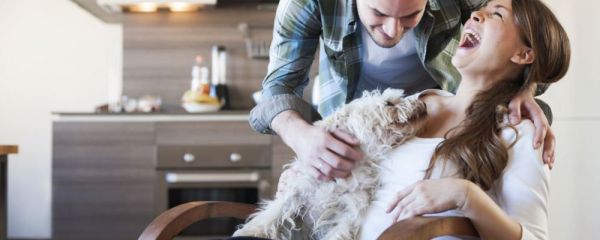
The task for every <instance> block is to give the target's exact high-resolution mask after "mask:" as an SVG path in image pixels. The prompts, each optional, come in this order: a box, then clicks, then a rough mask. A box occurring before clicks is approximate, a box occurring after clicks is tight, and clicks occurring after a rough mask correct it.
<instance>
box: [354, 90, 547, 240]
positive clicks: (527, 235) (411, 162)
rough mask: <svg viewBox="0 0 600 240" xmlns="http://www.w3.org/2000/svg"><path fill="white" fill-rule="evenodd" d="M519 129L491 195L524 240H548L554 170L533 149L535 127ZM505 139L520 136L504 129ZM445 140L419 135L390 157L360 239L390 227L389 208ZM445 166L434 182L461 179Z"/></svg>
mask: <svg viewBox="0 0 600 240" xmlns="http://www.w3.org/2000/svg"><path fill="white" fill-rule="evenodd" d="M423 93H427V94H431V93H433V94H439V95H446V96H448V95H452V94H451V93H449V92H446V91H441V90H426V91H424V92H423ZM423 93H421V94H423ZM416 96H417V95H413V96H412V97H416ZM515 128H516V129H517V130H518V132H519V134H518V139H517V141H516V142H515V145H514V146H513V147H512V148H510V149H509V159H508V164H507V166H506V168H505V169H504V171H503V173H502V175H501V177H500V178H499V179H498V180H497V181H496V183H495V184H494V186H493V187H492V188H491V189H490V190H489V191H487V194H488V195H489V196H490V197H491V198H492V199H493V200H494V201H495V202H496V203H497V204H498V206H500V207H501V208H502V209H503V210H504V211H505V212H506V213H507V214H508V215H509V216H510V217H511V218H513V219H514V220H516V221H518V222H519V223H520V224H521V226H522V227H523V236H522V239H548V196H549V184H550V170H549V169H548V166H547V165H545V164H544V163H543V161H542V152H541V149H542V148H539V149H538V150H535V149H533V147H532V143H533V138H534V135H535V127H534V125H533V123H532V122H531V121H529V120H523V121H522V122H521V123H520V124H519V125H517V126H516V127H515ZM502 138H503V139H504V140H505V141H506V142H507V143H512V142H513V141H514V139H516V138H517V135H516V134H515V132H514V131H513V130H512V129H511V128H506V129H504V130H503V131H502ZM442 140H443V139H442V138H419V137H415V138H412V139H411V140H409V141H407V142H406V143H404V144H402V145H400V146H398V147H397V148H396V149H394V150H392V151H391V152H390V153H389V158H388V159H387V160H385V161H384V162H382V166H383V168H384V170H383V171H382V173H381V182H382V188H380V189H379V190H377V192H376V193H375V200H374V202H373V203H372V204H371V206H370V208H369V210H368V212H367V215H366V218H365V221H364V222H363V225H362V228H361V238H360V239H363V240H367V239H376V238H377V237H378V236H379V235H381V233H383V231H384V230H385V229H387V228H388V227H389V226H391V224H392V223H393V219H392V218H391V217H392V216H391V215H390V214H387V213H385V209H386V207H387V206H388V204H389V203H390V201H391V200H392V198H393V197H394V196H395V194H396V193H398V192H399V191H401V190H402V189H404V188H405V187H407V186H409V185H411V184H413V183H415V182H417V181H419V180H421V179H423V177H424V175H425V169H427V166H428V165H429V161H430V159H431V156H432V154H433V152H434V150H435V147H436V146H437V145H438V144H439V143H440V142H441V141H442ZM441 162H442V161H437V162H436V166H435V167H434V170H433V173H432V179H435V178H442V177H458V176H460V174H459V173H458V171H457V167H456V165H455V164H453V163H451V162H450V161H448V162H447V163H446V166H443V164H442V163H441ZM434 215H439V216H462V213H461V212H459V211H457V210H452V211H446V212H442V213H438V214H434ZM437 239H462V238H455V237H443V238H437Z"/></svg>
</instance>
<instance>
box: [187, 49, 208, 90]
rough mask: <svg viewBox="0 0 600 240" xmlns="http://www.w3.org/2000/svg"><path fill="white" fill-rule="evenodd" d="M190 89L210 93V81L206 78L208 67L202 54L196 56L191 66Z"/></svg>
mask: <svg viewBox="0 0 600 240" xmlns="http://www.w3.org/2000/svg"><path fill="white" fill-rule="evenodd" d="M190 90H192V91H198V92H199V93H200V94H206V95H208V94H210V81H209V80H208V67H207V66H206V65H205V64H204V59H203V58H202V56H196V64H194V66H193V67H192V86H191V89H190Z"/></svg>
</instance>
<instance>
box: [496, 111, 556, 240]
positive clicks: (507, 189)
mask: <svg viewBox="0 0 600 240" xmlns="http://www.w3.org/2000/svg"><path fill="white" fill-rule="evenodd" d="M515 128H516V129H517V130H518V134H515V132H514V130H512V129H511V128H506V129H504V130H503V137H504V139H505V140H507V142H508V144H510V143H512V142H513V141H514V140H515V139H516V141H515V143H514V146H513V147H512V148H511V149H509V161H508V164H507V166H506V168H505V170H504V172H503V174H502V177H501V181H498V182H497V184H498V186H497V188H496V190H497V192H496V194H497V201H498V205H499V206H500V207H501V208H502V209H504V211H505V212H506V213H507V214H508V215H509V216H510V217H511V218H513V219H514V220H516V221H518V222H519V223H520V224H521V227H522V237H521V239H525V240H530V239H547V238H548V197H549V193H550V170H549V168H548V166H547V165H545V164H544V162H543V161H542V149H543V148H542V147H540V148H538V149H537V150H536V149H533V146H532V145H533V144H532V143H533V137H534V135H535V127H534V125H533V123H532V122H531V121H529V120H523V121H522V122H521V124H519V125H517V126H516V127H515Z"/></svg>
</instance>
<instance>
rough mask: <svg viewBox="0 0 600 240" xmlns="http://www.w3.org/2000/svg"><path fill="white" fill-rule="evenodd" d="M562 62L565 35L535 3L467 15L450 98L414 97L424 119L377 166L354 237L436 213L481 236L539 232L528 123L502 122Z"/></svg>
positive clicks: (543, 216) (540, 204) (539, 198)
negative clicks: (371, 195) (369, 202)
mask: <svg viewBox="0 0 600 240" xmlns="http://www.w3.org/2000/svg"><path fill="white" fill-rule="evenodd" d="M569 60H570V47H569V40H568V38H567V36H566V33H565V31H564V29H563V28H562V26H561V25H560V23H559V22H558V21H557V19H556V17H555V16H554V15H553V14H552V12H551V11H550V10H549V9H548V8H547V7H546V6H545V5H544V4H543V3H542V2H541V1H539V0H513V1H510V0H493V1H490V2H489V3H488V4H487V5H486V6H485V7H483V8H482V9H480V10H479V11H476V12H473V13H472V15H471V19H470V20H469V21H467V23H466V24H465V26H464V32H463V37H462V39H461V42H460V45H459V49H458V50H457V52H456V54H455V56H454V57H453V59H452V63H453V65H454V66H455V67H456V68H457V69H458V70H459V72H460V73H461V74H462V77H463V78H462V82H461V84H460V86H459V88H458V90H457V92H456V95H452V94H451V93H449V92H444V91H440V90H428V91H424V92H422V93H420V94H418V95H417V96H418V97H419V98H421V99H422V100H423V101H425V103H426V104H427V108H428V114H429V119H428V123H427V124H426V127H425V129H424V130H423V131H422V132H421V133H420V134H419V135H418V136H419V137H417V138H415V139H413V140H412V141H410V142H408V143H407V144H404V145H402V146H400V147H399V148H398V149H395V150H393V152H392V153H391V156H390V159H392V160H390V161H388V162H386V163H384V168H385V169H386V170H385V171H384V173H383V177H382V181H383V188H382V189H381V190H380V191H379V192H378V193H377V197H376V200H375V202H374V204H373V206H372V207H371V208H370V209H369V213H368V215H367V219H366V220H365V223H364V225H363V229H362V238H363V239H374V238H376V237H377V236H379V234H380V233H381V232H383V230H385V229H386V228H387V227H389V226H390V225H391V224H392V223H393V222H394V221H398V220H401V219H405V218H410V217H412V216H416V215H423V214H434V213H440V215H453V214H459V215H464V216H465V217H468V218H469V219H471V221H472V222H473V224H474V226H475V228H476V229H477V231H478V232H479V234H480V236H481V237H482V238H483V239H547V238H548V232H547V214H548V212H547V207H548V206H547V204H548V194H549V169H548V167H547V165H544V163H543V161H542V159H541V151H538V150H535V149H533V147H531V145H530V144H529V143H530V142H531V141H532V139H533V136H534V131H535V130H534V126H533V124H532V123H531V122H530V121H523V122H522V123H521V124H519V125H517V126H510V125H509V124H508V121H507V119H505V118H506V112H507V111H506V104H507V103H508V102H509V100H510V99H511V98H512V97H513V96H514V95H516V94H517V93H518V92H519V91H531V89H533V87H534V86H535V84H537V83H552V82H556V81H558V80H559V79H561V78H562V77H563V76H564V74H565V73H566V71H567V69H568V66H569ZM423 169H424V170H425V171H422V170H423ZM398 176H401V177H398ZM423 178H424V179H425V180H422V181H418V182H416V183H414V184H412V185H410V186H407V185H409V184H410V183H411V182H414V181H415V180H418V179H423ZM449 210H455V211H449Z"/></svg>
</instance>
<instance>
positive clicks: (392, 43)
mask: <svg viewBox="0 0 600 240" xmlns="http://www.w3.org/2000/svg"><path fill="white" fill-rule="evenodd" d="M365 30H367V33H368V34H369V37H371V40H373V42H374V43H375V44H377V46H379V47H382V48H393V47H394V46H396V44H398V43H399V42H400V40H402V38H403V37H404V33H405V32H404V31H402V33H400V37H399V38H398V39H392V40H390V42H386V43H381V42H379V41H378V40H377V39H376V38H375V36H373V31H376V30H375V28H370V29H365Z"/></svg>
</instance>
